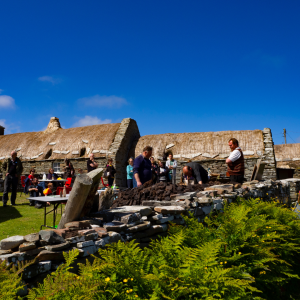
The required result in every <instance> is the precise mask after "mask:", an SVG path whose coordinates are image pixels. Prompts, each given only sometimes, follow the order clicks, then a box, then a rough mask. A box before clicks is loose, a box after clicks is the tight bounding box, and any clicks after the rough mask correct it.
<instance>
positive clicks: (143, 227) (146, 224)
mask: <svg viewBox="0 0 300 300" xmlns="http://www.w3.org/2000/svg"><path fill="white" fill-rule="evenodd" d="M150 226H151V222H149V221H145V222H144V223H142V224H139V225H136V226H132V227H130V228H128V229H127V230H126V233H134V232H138V231H143V230H146V229H148V228H150Z"/></svg>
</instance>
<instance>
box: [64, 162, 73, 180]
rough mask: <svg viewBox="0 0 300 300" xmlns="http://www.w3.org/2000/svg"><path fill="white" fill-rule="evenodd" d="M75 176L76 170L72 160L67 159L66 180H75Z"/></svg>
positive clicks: (65, 167)
mask: <svg viewBox="0 0 300 300" xmlns="http://www.w3.org/2000/svg"><path fill="white" fill-rule="evenodd" d="M74 175H75V170H74V167H73V165H72V164H71V162H70V160H69V159H67V158H65V166H64V179H67V178H73V177H74Z"/></svg>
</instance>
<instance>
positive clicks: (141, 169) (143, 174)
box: [133, 146, 153, 187]
mask: <svg viewBox="0 0 300 300" xmlns="http://www.w3.org/2000/svg"><path fill="white" fill-rule="evenodd" d="M152 150H153V148H152V147H150V146H146V147H145V148H144V149H143V153H142V154H141V155H139V156H138V157H136V158H135V160H134V161H133V176H134V181H133V186H134V187H139V186H141V185H143V184H144V183H145V182H147V181H149V180H151V179H152V170H151V161H150V160H149V158H150V157H151V156H152Z"/></svg>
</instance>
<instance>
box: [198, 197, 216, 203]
mask: <svg viewBox="0 0 300 300" xmlns="http://www.w3.org/2000/svg"><path fill="white" fill-rule="evenodd" d="M194 199H195V200H196V201H197V202H198V203H200V204H208V203H211V202H212V199H211V198H210V197H200V198H194Z"/></svg>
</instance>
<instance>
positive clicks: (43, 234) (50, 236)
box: [39, 230, 65, 245]
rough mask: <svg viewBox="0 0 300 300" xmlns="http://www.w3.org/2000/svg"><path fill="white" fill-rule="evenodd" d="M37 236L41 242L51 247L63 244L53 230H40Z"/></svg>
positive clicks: (61, 239)
mask: <svg viewBox="0 0 300 300" xmlns="http://www.w3.org/2000/svg"><path fill="white" fill-rule="evenodd" d="M39 236H40V239H41V240H43V241H45V242H47V243H49V244H52V245H53V244H61V243H64V242H65V240H64V238H62V237H61V236H59V235H58V234H57V233H56V232H55V231H54V230H40V232H39Z"/></svg>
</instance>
